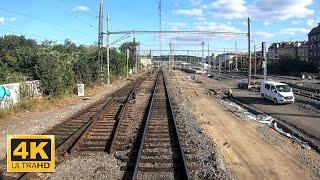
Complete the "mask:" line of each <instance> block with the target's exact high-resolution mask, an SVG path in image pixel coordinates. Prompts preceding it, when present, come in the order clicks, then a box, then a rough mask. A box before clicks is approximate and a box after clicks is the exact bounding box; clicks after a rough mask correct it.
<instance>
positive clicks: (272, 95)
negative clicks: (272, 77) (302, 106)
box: [260, 81, 294, 104]
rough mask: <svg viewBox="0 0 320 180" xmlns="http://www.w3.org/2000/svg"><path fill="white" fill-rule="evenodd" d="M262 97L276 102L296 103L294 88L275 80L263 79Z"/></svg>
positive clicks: (261, 86)
mask: <svg viewBox="0 0 320 180" xmlns="http://www.w3.org/2000/svg"><path fill="white" fill-rule="evenodd" d="M260 94H261V98H262V99H269V100H271V101H273V103H274V104H284V103H294V94H293V92H292V88H290V87H289V86H288V85H287V84H284V83H279V82H275V81H262V82H261V85H260Z"/></svg>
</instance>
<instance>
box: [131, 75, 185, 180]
mask: <svg viewBox="0 0 320 180" xmlns="http://www.w3.org/2000/svg"><path fill="white" fill-rule="evenodd" d="M160 73H161V74H160ZM161 76H162V80H163V85H164V88H165V96H166V102H168V106H170V107H169V110H170V112H169V113H170V114H171V117H172V121H170V119H169V124H171V125H172V126H173V127H172V126H170V125H169V127H168V128H170V127H171V129H172V130H173V133H174V134H173V138H174V141H175V142H176V143H177V149H178V156H179V159H180V160H181V161H179V163H180V167H181V169H182V171H181V177H182V179H186V180H189V179H190V176H189V171H188V168H187V165H186V158H185V155H184V152H183V150H182V143H181V141H180V136H179V134H178V129H177V125H176V121H175V116H174V115H173V109H172V106H171V101H170V99H169V98H170V97H169V95H168V91H167V88H166V83H165V79H164V77H163V72H159V74H158V76H157V80H156V83H155V86H154V89H153V92H152V96H151V102H150V106H149V109H148V116H147V120H146V122H145V126H144V131H143V135H142V139H141V142H140V146H139V152H138V156H137V159H136V162H135V165H134V171H133V176H132V179H136V178H137V174H138V171H139V170H138V169H139V164H140V162H141V156H142V151H143V148H144V144H145V137H146V134H147V131H148V125H149V121H150V116H151V112H152V108H153V104H154V99H155V98H154V97H155V94H156V88H157V86H158V83H159V82H158V80H159V78H161Z"/></svg>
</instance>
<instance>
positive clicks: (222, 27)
mask: <svg viewBox="0 0 320 180" xmlns="http://www.w3.org/2000/svg"><path fill="white" fill-rule="evenodd" d="M195 24H196V26H195V28H196V29H197V30H200V31H216V32H241V30H240V29H238V28H236V27H234V26H231V25H228V24H218V23H216V22H201V23H195Z"/></svg>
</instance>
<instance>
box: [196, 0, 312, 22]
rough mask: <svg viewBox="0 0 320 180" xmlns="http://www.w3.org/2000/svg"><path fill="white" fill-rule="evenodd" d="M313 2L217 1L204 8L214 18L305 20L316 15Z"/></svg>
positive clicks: (302, 0)
mask: <svg viewBox="0 0 320 180" xmlns="http://www.w3.org/2000/svg"><path fill="white" fill-rule="evenodd" d="M312 3H313V0H281V1H279V0H255V1H253V2H251V3H250V4H249V3H247V2H246V1H245V0H216V1H213V2H212V3H210V4H206V5H203V6H202V8H205V9H208V10H210V11H212V14H213V16H214V17H223V18H226V19H243V18H246V17H252V18H254V19H264V20H273V19H277V20H286V19H290V18H304V17H307V16H310V15H313V14H314V12H315V11H314V10H312V9H310V8H309V6H310V5H311V4H312Z"/></svg>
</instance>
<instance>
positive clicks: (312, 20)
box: [307, 19, 320, 27]
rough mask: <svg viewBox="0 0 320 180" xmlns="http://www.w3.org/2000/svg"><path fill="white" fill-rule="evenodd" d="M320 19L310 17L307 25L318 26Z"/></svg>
mask: <svg viewBox="0 0 320 180" xmlns="http://www.w3.org/2000/svg"><path fill="white" fill-rule="evenodd" d="M319 22H320V20H315V19H308V20H307V25H308V26H310V27H316V26H317V25H318V23H319Z"/></svg>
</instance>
